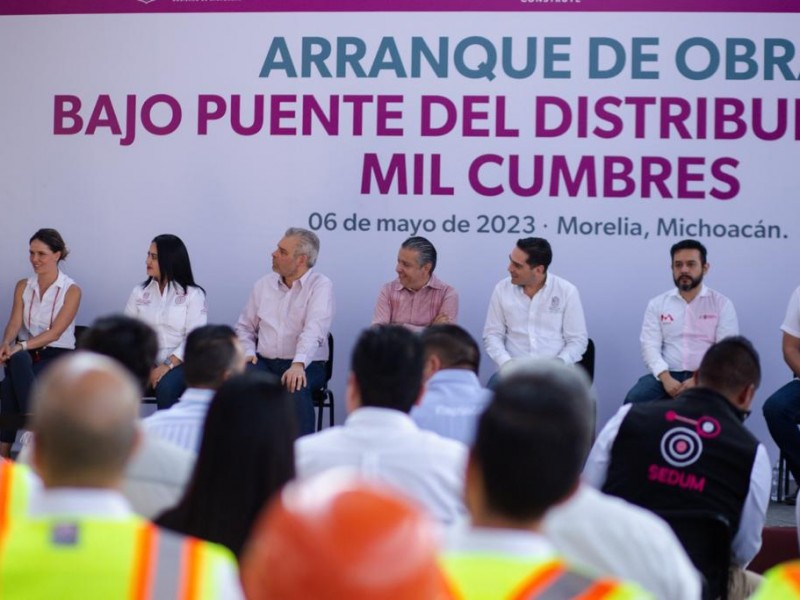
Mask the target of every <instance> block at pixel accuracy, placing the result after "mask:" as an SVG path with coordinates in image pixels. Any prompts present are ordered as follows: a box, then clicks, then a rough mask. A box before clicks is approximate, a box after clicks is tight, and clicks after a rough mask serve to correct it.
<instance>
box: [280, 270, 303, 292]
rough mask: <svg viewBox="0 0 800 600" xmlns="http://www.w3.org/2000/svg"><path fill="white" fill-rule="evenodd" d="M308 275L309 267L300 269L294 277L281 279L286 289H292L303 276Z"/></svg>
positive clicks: (287, 276) (286, 276)
mask: <svg viewBox="0 0 800 600" xmlns="http://www.w3.org/2000/svg"><path fill="white" fill-rule="evenodd" d="M306 273H308V267H303V268H301V269H298V270H297V273H295V274H294V275H285V276H283V277H281V280H282V281H283V283H284V285H285V286H286V287H288V288H290V287H292V284H293V283H294V282H295V281H297V280H298V279H300V278H302V277H303V275H305V274H306Z"/></svg>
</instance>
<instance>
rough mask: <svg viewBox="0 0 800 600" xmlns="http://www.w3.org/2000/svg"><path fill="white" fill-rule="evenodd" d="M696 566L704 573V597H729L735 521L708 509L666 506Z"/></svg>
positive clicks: (665, 512) (665, 514)
mask: <svg viewBox="0 0 800 600" xmlns="http://www.w3.org/2000/svg"><path fill="white" fill-rule="evenodd" d="M656 513H657V514H658V516H660V517H661V518H662V519H664V520H665V521H666V522H667V523H669V525H670V527H672V530H673V531H674V532H675V535H676V536H678V539H679V540H680V541H681V544H683V547H684V549H685V550H686V553H687V554H688V555H689V558H690V559H691V560H692V563H694V566H695V568H697V570H698V571H700V573H701V574H702V575H703V578H704V582H703V598H704V599H706V598H713V599H715V598H721V599H722V600H727V598H728V572H729V570H730V564H731V539H732V535H731V525H730V522H729V521H728V519H726V518H725V517H724V516H723V515H721V514H719V513H716V512H713V511H708V510H662V511H656Z"/></svg>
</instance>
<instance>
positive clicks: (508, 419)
mask: <svg viewBox="0 0 800 600" xmlns="http://www.w3.org/2000/svg"><path fill="white" fill-rule="evenodd" d="M592 410H593V407H592V400H591V394H590V387H589V381H588V378H587V377H586V374H585V373H583V371H581V370H580V369H576V368H575V367H572V366H569V365H565V364H563V363H562V362H561V361H558V360H538V361H533V360H532V361H525V362H520V363H519V365H518V366H517V367H516V368H514V369H512V370H509V372H508V373H507V374H504V376H503V377H502V378H501V380H500V383H499V384H498V385H497V388H496V389H495V395H494V398H493V399H492V402H491V403H490V404H489V406H488V407H487V408H486V410H485V411H484V413H483V415H481V418H480V420H479V422H478V430H477V433H476V437H475V442H474V444H473V447H472V449H471V451H470V461H469V467H468V471H467V484H466V485H467V491H466V500H467V506H468V507H469V509H470V511H471V512H472V517H473V521H474V522H475V524H476V525H481V524H497V523H505V524H506V525H508V526H512V527H520V528H526V527H535V526H537V525H538V521H539V520H540V519H541V518H542V516H543V515H544V513H545V512H546V511H547V509H548V508H550V507H551V506H553V505H554V504H557V503H558V502H561V501H562V500H565V499H566V498H567V497H569V496H570V494H571V493H572V492H573V491H574V490H575V489H576V487H577V485H578V478H579V476H580V473H581V469H582V468H583V463H584V460H585V459H586V455H587V454H588V451H589V446H590V444H591V439H592V428H591V415H592Z"/></svg>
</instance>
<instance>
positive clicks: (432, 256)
mask: <svg viewBox="0 0 800 600" xmlns="http://www.w3.org/2000/svg"><path fill="white" fill-rule="evenodd" d="M400 247H401V248H404V249H406V250H414V251H415V252H417V253H418V255H419V256H418V258H417V265H418V266H420V267H423V266H425V265H427V264H428V263H430V265H431V273H433V272H434V270H436V248H435V247H434V246H433V244H431V243H430V242H429V241H428V240H427V239H426V238H424V237H421V236H415V237H410V238H408V239H407V240H406V241H405V242H403V243H402V244H401V245H400Z"/></svg>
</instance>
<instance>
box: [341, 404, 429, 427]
mask: <svg viewBox="0 0 800 600" xmlns="http://www.w3.org/2000/svg"><path fill="white" fill-rule="evenodd" d="M345 426H347V427H355V428H367V429H372V428H376V427H388V428H391V429H395V430H397V429H408V430H415V429H419V428H418V427H417V425H416V423H414V421H412V420H411V417H410V416H408V415H407V414H406V413H404V412H401V411H399V410H395V409H393V408H379V407H377V406H362V407H360V408H357V409H356V410H354V411H353V412H351V413H350V414H349V415H348V417H347V419H346V420H345Z"/></svg>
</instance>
